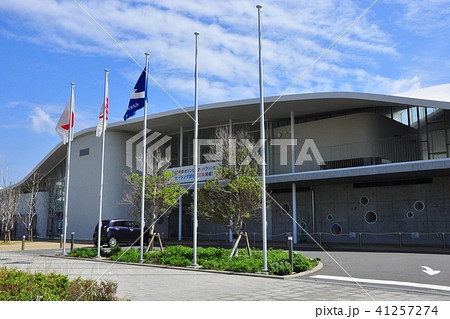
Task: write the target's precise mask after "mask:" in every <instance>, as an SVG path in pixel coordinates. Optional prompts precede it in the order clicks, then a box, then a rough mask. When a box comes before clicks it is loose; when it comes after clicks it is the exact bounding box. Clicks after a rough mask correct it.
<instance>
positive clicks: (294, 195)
mask: <svg viewBox="0 0 450 319" xmlns="http://www.w3.org/2000/svg"><path fill="white" fill-rule="evenodd" d="M294 122H295V121H294V111H291V172H292V173H295V142H294V140H295V132H294V124H295V123H294ZM292 237H293V241H294V244H297V185H295V182H294V183H292Z"/></svg>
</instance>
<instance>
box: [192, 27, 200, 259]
mask: <svg viewBox="0 0 450 319" xmlns="http://www.w3.org/2000/svg"><path fill="white" fill-rule="evenodd" d="M194 35H195V71H194V77H195V80H194V82H195V90H194V91H195V97H194V101H195V125H194V127H195V128H194V231H193V237H194V242H193V248H194V251H193V255H194V260H193V263H192V266H194V267H196V266H198V264H197V228H198V217H197V193H198V190H197V186H198V185H197V184H198V176H197V175H198V36H199V35H200V33H198V32H194Z"/></svg>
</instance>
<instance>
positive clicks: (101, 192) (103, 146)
mask: <svg viewBox="0 0 450 319" xmlns="http://www.w3.org/2000/svg"><path fill="white" fill-rule="evenodd" d="M108 73H109V70H108V69H105V89H104V94H103V111H102V113H103V125H102V155H101V157H102V161H101V163H102V164H101V171H100V209H99V214H98V232H97V258H100V257H101V256H100V247H101V237H102V213H103V177H104V176H103V171H104V167H105V135H106V118H107V116H108V113H107V112H108V111H107V110H106V105H107V103H108V101H106V99H107V96H106V94H107V92H106V88H107V83H108Z"/></svg>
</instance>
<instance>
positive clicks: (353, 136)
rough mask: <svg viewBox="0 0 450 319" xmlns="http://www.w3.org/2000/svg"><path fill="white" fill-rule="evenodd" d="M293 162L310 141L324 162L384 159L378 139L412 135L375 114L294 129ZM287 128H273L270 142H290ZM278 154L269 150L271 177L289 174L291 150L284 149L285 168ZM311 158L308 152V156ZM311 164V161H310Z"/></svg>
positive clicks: (312, 167)
mask: <svg viewBox="0 0 450 319" xmlns="http://www.w3.org/2000/svg"><path fill="white" fill-rule="evenodd" d="M294 133H295V138H296V139H297V146H296V147H295V158H296V159H297V157H298V155H299V153H300V150H301V148H302V146H303V142H304V141H305V139H313V141H314V143H315V145H316V146H317V147H318V149H319V152H320V153H321V155H322V157H323V159H324V161H326V162H327V161H334V160H344V159H350V158H361V157H382V158H384V157H386V156H387V155H386V154H384V151H383V150H382V149H380V148H379V147H377V141H378V140H380V139H386V138H392V137H394V136H405V135H412V134H415V133H416V131H415V130H414V129H412V128H410V127H408V126H405V125H403V124H401V123H398V122H396V121H393V120H391V119H389V118H387V117H385V116H383V115H380V114H376V113H357V114H351V115H345V116H339V117H333V118H328V119H323V120H317V121H311V122H306V123H299V124H295V125H294ZM290 134H291V127H290V126H283V127H277V128H275V129H274V130H273V138H281V139H290V137H291V135H290ZM280 150H281V148H280V147H278V146H275V147H273V149H272V152H273V166H272V169H273V173H274V174H280V173H288V172H291V153H290V152H291V148H290V147H289V148H288V155H287V165H280V158H281V157H280ZM308 153H309V154H311V152H308ZM312 159H313V160H314V157H313V158H312ZM317 169H319V166H318V165H317V164H316V162H315V161H313V162H305V163H304V164H303V165H302V166H296V171H297V172H299V171H307V170H317Z"/></svg>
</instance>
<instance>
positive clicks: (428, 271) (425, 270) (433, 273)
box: [422, 266, 441, 276]
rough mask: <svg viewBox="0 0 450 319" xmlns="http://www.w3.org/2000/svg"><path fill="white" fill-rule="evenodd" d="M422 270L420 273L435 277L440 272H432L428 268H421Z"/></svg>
mask: <svg viewBox="0 0 450 319" xmlns="http://www.w3.org/2000/svg"><path fill="white" fill-rule="evenodd" d="M422 268H423V269H422V271H423V272H424V273H426V274H428V275H430V276H434V275H437V274H438V273H440V272H441V271H440V270H433V269H431V268H430V267H428V266H422Z"/></svg>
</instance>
